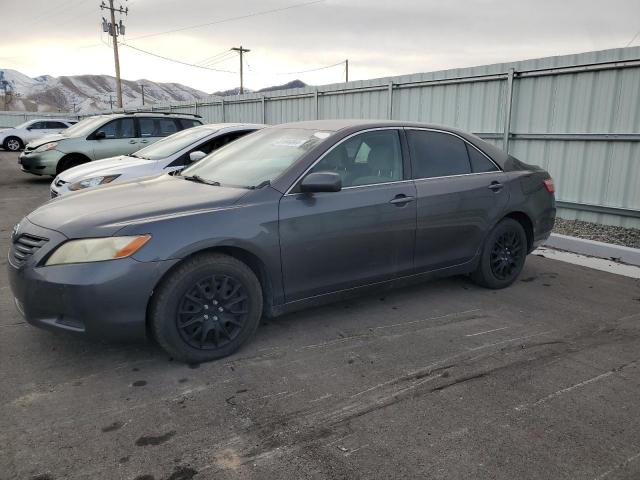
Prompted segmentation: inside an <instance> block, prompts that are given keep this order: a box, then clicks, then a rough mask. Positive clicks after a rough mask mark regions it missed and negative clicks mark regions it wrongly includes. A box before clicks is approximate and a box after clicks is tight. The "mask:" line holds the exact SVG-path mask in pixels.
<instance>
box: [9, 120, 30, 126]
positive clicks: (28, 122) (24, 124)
mask: <svg viewBox="0 0 640 480" xmlns="http://www.w3.org/2000/svg"><path fill="white" fill-rule="evenodd" d="M32 123H33V120H27V121H26V122H23V123H21V124H20V125H16V126H15V127H12V128H25V127H28V126H29V125H31V124H32Z"/></svg>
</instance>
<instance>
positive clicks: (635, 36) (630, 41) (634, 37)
mask: <svg viewBox="0 0 640 480" xmlns="http://www.w3.org/2000/svg"><path fill="white" fill-rule="evenodd" d="M638 35H640V30H638V31H637V32H636V34H635V35H634V36H633V38H632V39H631V40H629V43H627V44H626V45H625V46H624V48H627V47H628V46H630V45H631V44H632V43H633V41H634V40H635V39H636V38H638Z"/></svg>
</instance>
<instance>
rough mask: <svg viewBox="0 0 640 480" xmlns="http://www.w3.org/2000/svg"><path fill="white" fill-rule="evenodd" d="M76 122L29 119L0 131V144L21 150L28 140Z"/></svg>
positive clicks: (7, 147)
mask: <svg viewBox="0 0 640 480" xmlns="http://www.w3.org/2000/svg"><path fill="white" fill-rule="evenodd" d="M76 123H78V121H77V120H68V119H65V118H36V119H34V120H29V121H27V122H24V123H21V124H20V125H18V126H17V127H13V128H7V129H6V130H2V131H0V145H2V147H3V148H4V149H5V150H9V151H10V152H17V151H18V150H22V149H23V148H24V146H25V145H26V144H27V143H29V142H33V141H34V140H38V139H39V138H41V137H44V136H45V135H49V134H51V133H60V132H62V131H63V130H65V129H67V128H69V127H70V126H71V125H74V124H76Z"/></svg>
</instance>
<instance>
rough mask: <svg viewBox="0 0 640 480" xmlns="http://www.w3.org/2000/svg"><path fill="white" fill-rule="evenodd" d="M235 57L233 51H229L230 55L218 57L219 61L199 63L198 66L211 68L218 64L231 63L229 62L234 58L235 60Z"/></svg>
mask: <svg viewBox="0 0 640 480" xmlns="http://www.w3.org/2000/svg"><path fill="white" fill-rule="evenodd" d="M235 57H236V54H235V53H233V52H232V51H229V53H228V54H227V55H225V56H223V57H218V58H217V59H215V60H210V61H208V62H199V63H198V64H199V65H204V66H205V67H210V66H212V65H216V64H218V63H222V62H226V61H229V60H231V59H232V58H235Z"/></svg>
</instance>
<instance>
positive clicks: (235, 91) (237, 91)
mask: <svg viewBox="0 0 640 480" xmlns="http://www.w3.org/2000/svg"><path fill="white" fill-rule="evenodd" d="M306 86H307V84H306V83H304V82H303V81H302V80H293V81H291V82H288V83H285V84H283V85H275V86H273V87H265V88H261V89H260V90H251V89H250V88H245V89H244V92H245V93H254V92H273V91H274V90H286V89H288V88H302V87H306ZM212 95H216V96H218V97H228V96H231V95H240V88H239V87H236V88H232V89H230V90H221V91H219V92H214V93H212Z"/></svg>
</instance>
